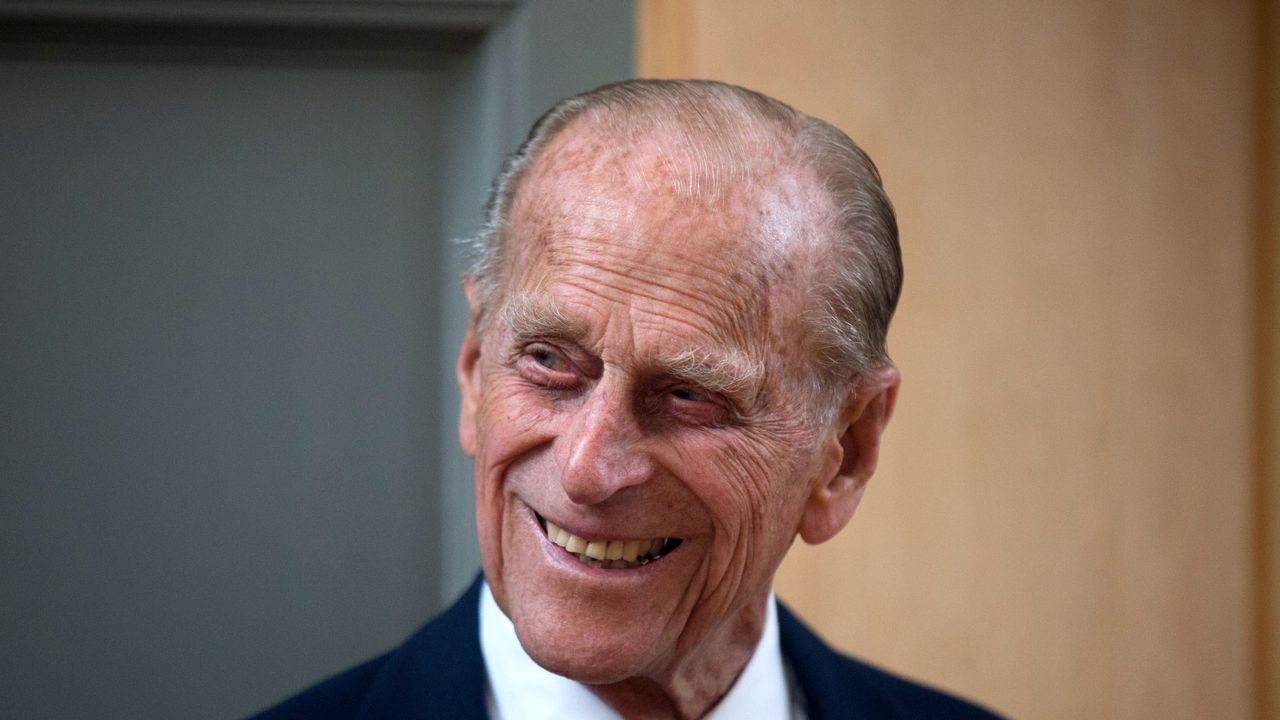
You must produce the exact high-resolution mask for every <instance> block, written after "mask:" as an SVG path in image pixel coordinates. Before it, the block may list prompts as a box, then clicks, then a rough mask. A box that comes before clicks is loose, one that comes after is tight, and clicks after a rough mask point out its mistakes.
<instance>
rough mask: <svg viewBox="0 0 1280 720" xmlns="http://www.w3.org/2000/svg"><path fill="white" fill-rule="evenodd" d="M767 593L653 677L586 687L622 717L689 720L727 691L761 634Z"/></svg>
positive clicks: (645, 719) (705, 711)
mask: <svg viewBox="0 0 1280 720" xmlns="http://www.w3.org/2000/svg"><path fill="white" fill-rule="evenodd" d="M767 599H768V598H767V597H766V598H764V599H762V600H760V601H757V602H755V603H752V605H751V606H748V607H745V608H743V609H742V610H741V611H739V612H738V613H737V614H736V615H735V616H734V617H733V618H732V619H729V620H726V622H724V623H722V624H721V625H720V626H719V627H718V628H717V629H716V630H715V631H714V635H713V636H711V637H708V638H706V639H705V640H704V641H703V642H701V643H699V647H698V650H697V651H696V652H692V653H689V654H688V655H686V656H685V657H683V658H681V659H680V661H678V662H677V663H676V665H675V667H674V668H673V669H672V670H671V671H669V672H667V673H665V674H663V675H661V676H659V677H635V678H628V679H627V680H623V681H621V682H617V683H610V684H608V685H592V686H590V687H591V690H592V692H594V693H595V694H596V695H599V696H600V698H601V699H602V700H604V701H605V702H606V703H607V704H608V705H609V706H610V707H612V708H613V709H614V710H616V711H617V712H618V713H619V714H620V715H622V716H623V717H625V718H643V719H644V720H667V719H671V718H678V719H679V720H694V719H695V718H700V717H703V716H704V715H706V714H707V713H708V712H710V711H711V709H712V708H714V707H715V706H716V703H718V702H720V699H721V698H723V697H724V696H725V694H727V693H728V692H729V689H730V688H732V687H733V684H734V683H735V682H736V681H737V679H738V676H739V675H740V674H742V670H743V668H744V667H746V665H747V662H748V661H749V660H750V659H751V656H752V654H754V653H755V650H756V646H757V645H759V643H760V636H761V634H762V633H763V632H764V620H765V603H766V602H767Z"/></svg>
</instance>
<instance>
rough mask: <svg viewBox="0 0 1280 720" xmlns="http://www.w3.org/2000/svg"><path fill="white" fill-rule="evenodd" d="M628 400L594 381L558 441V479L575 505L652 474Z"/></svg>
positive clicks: (596, 499) (597, 499) (590, 502)
mask: <svg viewBox="0 0 1280 720" xmlns="http://www.w3.org/2000/svg"><path fill="white" fill-rule="evenodd" d="M642 440H643V438H642V437H641V431H640V427H639V425H638V423H637V422H636V418H635V416H634V409H633V407H632V405H631V403H629V402H627V401H626V397H625V393H624V392H620V391H619V388H616V387H612V388H606V387H605V384H604V383H601V384H599V385H597V386H596V388H595V389H594V390H593V391H592V393H591V395H590V396H589V397H588V398H587V399H586V400H585V401H584V402H583V404H582V405H581V406H579V408H578V411H577V413H576V414H575V415H574V417H573V420H572V421H571V423H570V425H569V427H568V428H567V429H566V431H565V433H564V434H563V435H562V436H561V437H560V442H559V443H557V452H556V459H557V461H558V462H559V465H560V484H561V486H563V488H564V491H565V493H566V494H567V495H568V496H569V499H570V500H572V501H573V502H575V503H577V504H579V505H595V504H597V503H601V502H604V501H605V500H608V499H609V498H610V497H612V496H613V494H614V493H616V492H618V491H620V490H622V489H624V488H628V487H631V486H633V485H639V484H641V483H643V482H645V481H646V480H648V479H649V478H650V476H652V474H653V468H654V465H653V460H652V459H651V458H650V457H649V455H648V453H647V452H645V451H644V448H643V447H642V445H643V443H642Z"/></svg>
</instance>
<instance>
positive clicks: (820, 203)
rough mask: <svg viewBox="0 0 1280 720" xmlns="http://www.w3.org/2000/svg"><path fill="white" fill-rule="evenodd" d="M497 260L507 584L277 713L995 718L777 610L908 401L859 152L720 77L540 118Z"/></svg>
mask: <svg viewBox="0 0 1280 720" xmlns="http://www.w3.org/2000/svg"><path fill="white" fill-rule="evenodd" d="M476 244H477V248H476V250H477V253H476V254H477V260H476V262H475V264H474V266H473V268H472V271H471V272H470V274H469V276H468V277H467V279H466V281H465V289H466V293H467V298H468V300H469V301H470V305H471V321H470V325H469V329H468V331H467V335H466V338H465V339H464V340H463V343H462V349H461V352H460V354H459V357H458V364H457V374H458V382H459V384H460V386H461V390H462V413H461V419H460V422H459V432H460V436H461V442H462V446H463V448H464V449H465V450H466V452H467V453H468V454H470V455H471V456H472V457H473V458H474V459H475V495H476V524H477V528H478V531H479V539H480V551H481V557H482V559H483V565H484V578H483V582H477V583H476V585H475V586H473V588H472V589H471V590H470V591H469V592H468V593H467V594H466V595H465V596H464V597H463V598H462V600H460V601H459V603H458V604H457V605H455V606H454V608H453V609H451V610H449V611H448V612H446V613H445V615H443V616H441V617H440V618H438V619H437V620H435V621H434V622H432V623H430V624H428V625H427V626H426V627H424V628H423V629H422V630H421V631H419V633H418V634H417V635H415V636H414V637H413V638H411V639H410V640H409V641H408V642H406V643H405V645H403V646H402V647H400V648H399V649H397V650H394V651H392V652H391V653H388V654H387V655H385V656H382V657H380V658H377V659H375V660H372V661H370V662H368V663H366V664H364V665H362V666H359V667H357V668H355V669H353V670H350V671H348V672H346V673H344V674H342V675H339V676H337V677H335V678H333V679H331V680H329V681H327V682H325V683H322V684H321V685H318V686H316V687H315V688H312V689H311V690H309V691H307V692H305V693H303V694H301V695H299V696H297V697H295V698H293V699H292V700H290V701H288V702H286V703H285V704H283V705H280V706H278V707H276V708H274V709H273V710H270V711H268V712H267V713H266V714H264V716H263V717H268V718H283V717H307V718H311V717H315V718H330V717H332V718H338V717H342V718H347V717H352V718H392V717H395V718H409V717H418V718H420V717H449V718H458V717H483V716H485V715H486V714H488V715H490V716H495V717H502V718H507V719H508V720H511V719H515V718H531V717H547V718H553V717H554V718H580V717H626V718H641V717H643V718H698V717H716V718H738V717H762V718H788V717H790V718H800V717H808V718H811V719H815V718H823V717H902V718H921V717H989V714H988V713H986V712H985V711H983V710H981V709H979V708H976V707H974V706H971V705H968V704H966V703H964V702H962V701H959V700H956V699H954V698H951V697H948V696H946V695H943V694H941V693H938V692H936V691H933V690H929V689H926V688H923V687H920V686H918V685H915V684H912V683H910V682H908V681H905V680H902V679H899V678H895V677H893V676H890V675H888V674H886V673H883V672H882V671H879V670H875V669H872V668H870V667H868V666H866V665H864V664H861V663H858V662H856V661H854V660H851V659H848V658H844V657H842V656H840V655H838V654H836V653H834V652H833V651H831V650H830V649H828V648H827V647H826V646H825V645H823V644H822V642H821V641H820V640H818V639H817V638H816V637H815V636H814V635H813V634H812V633H810V632H809V631H808V630H807V629H805V628H804V627H803V626H802V625H801V624H800V623H799V622H798V621H797V620H796V619H795V618H794V617H792V616H791V615H790V614H789V613H787V611H786V610H785V608H780V607H779V606H778V605H777V603H776V602H775V600H774V599H773V596H772V594H771V589H770V588H771V584H772V581H773V576H774V572H775V570H777V568H778V565H779V563H781V562H782V558H783V556H784V555H785V554H786V553H787V550H788V548H789V547H790V546H791V544H792V542H793V541H794V540H795V538H796V536H797V535H798V536H799V537H801V538H803V539H804V540H805V541H806V542H809V543H820V542H823V541H825V540H827V539H828V538H830V537H832V536H833V535H835V534H836V533H837V532H839V531H840V529H841V528H843V527H844V525H845V524H846V523H847V522H848V521H849V519H850V517H851V516H852V515H853V512H854V509H855V508H856V507H857V506H858V501H859V499H860V498H861V497H862V492H863V490H864V488H865V486H866V483H867V480H868V479H869V478H870V477H871V474H872V472H873V471H874V470H875V466H876V458H877V454H878V449H879V443H880V435H881V433H882V432H883V431H884V428H885V424H886V423H887V422H888V421H889V417H890V414H891V413H892V410H893V404H894V396H895V394H896V391H897V388H898V371H897V370H896V369H895V368H894V367H893V366H892V365H891V364H890V363H889V359H888V356H887V354H886V352H885V334H886V331H887V329H888V325H889V319H890V317H891V315H892V314H893V309H894V306H895V304H896V302H897V298H898V292H899V288H900V286H901V276H902V270H901V260H900V255H899V249H898V242H897V226H896V222H895V220H894V215H893V210H892V208H891V206H890V204H889V201H888V199H887V198H886V197H885V194H884V191H883V189H882V187H881V184H880V179H879V176H878V174H877V172H876V170H875V167H874V166H873V165H872V163H871V161H870V160H869V159H868V158H867V156H866V155H865V154H863V152H862V151H861V150H860V149H859V148H858V147H857V146H856V145H855V144H854V143H853V142H852V141H851V140H849V138H848V137H846V136H845V135H844V134H843V133H841V132H840V131H839V130H836V129H835V128H833V127H832V126H830V125H828V124H826V123H824V122H822V121H821V120H817V119H815V118H812V117H807V116H805V115H802V114H800V113H797V112H796V111H794V110H792V109H791V108H790V107H788V106H786V105H784V104H782V103H780V102H778V101H776V100H773V99H771V98H767V97H764V96H762V95H759V94H757V93H754V92H751V91H749V90H745V89H742V88H737V87H733V86H729V85H724V84H720V83H714V82H704V81H680V82H676V81H630V82H625V83H619V84H615V85H610V86H605V87H603V88H599V89H597V90H594V91H591V92H588V93H586V94H584V95H581V96H578V97H574V98H570V99H568V100H565V101H563V102H561V103H560V104H559V105H557V106H556V107H555V108H553V109H552V110H551V111H550V112H548V113H547V114H546V115H545V116H543V118H542V119H541V120H540V121H539V122H538V123H537V124H536V125H535V127H534V128H533V131H532V132H531V134H530V136H529V139H528V141H527V142H526V143H525V144H524V146H523V147H521V149H520V150H519V151H518V152H517V153H516V154H515V155H514V156H513V157H512V158H511V160H510V162H509V163H508V165H507V167H506V169H505V170H504V172H503V173H502V174H501V176H500V177H499V178H498V180H497V182H496V183H495V186H494V190H493V195H492V197H491V199H490V204H489V209H488V222H487V224H486V227H485V230H484V231H483V232H482V233H481V235H480V237H479V239H478V241H477V243H476ZM850 602H851V603H853V602H854V601H853V600H852V599H850Z"/></svg>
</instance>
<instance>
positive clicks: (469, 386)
mask: <svg viewBox="0 0 1280 720" xmlns="http://www.w3.org/2000/svg"><path fill="white" fill-rule="evenodd" d="M462 290H463V292H464V293H466V295H467V305H468V307H470V308H471V313H470V317H469V318H468V320H467V332H466V334H465V335H464V336H463V337H462V347H461V348H460V349H459V350H458V365H457V369H456V370H457V374H458V390H460V391H461V394H462V406H461V409H460V410H459V412H458V441H459V442H460V443H461V444H462V451H463V452H465V453H466V454H468V455H471V456H472V457H474V456H475V454H476V404H477V403H478V402H479V398H480V339H479V336H478V333H477V329H476V321H477V318H478V317H479V308H478V305H477V303H476V300H477V289H476V281H475V278H473V277H471V276H467V277H466V278H465V279H464V280H463V281H462Z"/></svg>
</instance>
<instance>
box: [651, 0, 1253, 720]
mask: <svg viewBox="0 0 1280 720" xmlns="http://www.w3.org/2000/svg"><path fill="white" fill-rule="evenodd" d="M1254 15H1255V7H1254V5H1252V4H1250V3H1247V2H1244V1H1243V0H1240V1H1234V2H1232V1H1212V2H1211V1H1209V0H1204V1H1199V2H1184V3H1179V4H1176V5H1170V4H1168V3H1161V2H1143V1H1139V0H1123V1H1121V2H1108V1H1104V0H1091V1H1087V2H1084V1H1078V2H1066V3H1056V4H1051V3H1040V4H1037V5H1036V7H1035V8H1032V7H1031V6H1030V5H1027V4H1023V3H1015V2H965V3H955V4H947V3H934V2H923V1H919V0H917V1H909V2H902V1H900V0H858V1H856V2H792V3H785V4H783V3H773V2H767V1H766V0H750V1H747V2H744V1H742V0H738V1H736V2H728V1H727V0H726V1H721V2H696V3H691V4H689V5H687V6H684V7H682V8H681V9H680V10H678V11H676V10H673V8H672V6H671V5H670V4H669V3H666V2H649V3H644V4H642V11H641V14H640V19H641V25H640V53H639V55H638V57H639V58H640V61H641V63H642V65H641V71H642V72H643V73H646V74H655V75H657V74H660V75H669V76H674V75H680V76H704V77H712V78H718V79H724V80H728V81H731V82H737V83H740V84H743V85H746V86H749V87H753V88H756V89H759V90H762V91H764V92H766V93H769V94H772V95H774V96H777V97H779V98H781V99H783V100H786V101H788V102H791V103H793V104H795V105H796V106H797V107H799V108H801V109H803V110H806V111H808V112H811V113H813V114H816V115H818V116H821V117H824V118H826V119H828V120H831V121H833V122H835V123H836V124H837V125H839V126H841V127H842V128H844V129H845V130H847V131H848V132H849V133H850V134H851V135H852V136H853V137H854V138H855V139H857V140H858V141H859V142H860V143H862V144H863V145H864V147H866V148H867V150H868V151H869V152H870V153H871V155H872V156H873V157H874V158H876V160H877V162H878V163H879V164H880V167H881V169H882V170H883V172H884V176H885V178H886V183H887V185H888V188H889V192H890V195H891V196H892V197H893V198H894V201H895V203H896V204H897V206H898V210H899V217H900V222H901V226H902V234H903V239H904V249H905V257H906V266H907V285H906V290H905V295H904V298H903V302H902V306H901V309H900V312H899V316H898V318H897V321H896V325H895V328H894V330H893V333H892V336H891V338H890V349H891V352H892V353H893V355H894V357H895V359H896V360H897V362H898V363H899V365H900V367H901V368H902V371H903V376H904V387H903V391H902V395H901V397H900V402H899V407H898V415H897V417H896V418H895V420H894V423H893V424H892V425H891V427H890V429H889V433H888V437H887V439H886V447H885V453H884V459H883V464H882V467H881V470H880V472H879V474H878V475H877V477H876V479H875V480H874V481H873V482H872V485H871V488H870V492H869V493H868V496H867V499H866V500H865V501H864V505H863V507H862V509H861V511H860V512H859V515H858V516H857V517H856V518H855V519H854V522H853V524H852V526H851V527H850V528H849V529H848V530H846V531H845V532H844V533H843V534H842V535H841V536H839V537H838V538H837V539H836V540H834V541H832V542H830V543H828V544H827V545H825V546H821V547H818V548H807V547H797V549H796V550H795V551H793V553H792V556H791V557H790V558H789V559H788V561H787V564H786V565H785V566H784V568H783V571H782V572H781V573H780V576H779V580H778V589H779V593H780V595H782V596H783V597H784V598H787V599H789V600H790V601H791V602H792V603H793V604H794V605H795V606H796V607H797V608H798V610H799V611H800V614H801V615H803V616H805V617H806V618H808V619H809V620H810V621H812V622H813V623H815V624H816V625H817V626H818V627H819V628H820V629H821V630H822V632H823V633H824V634H825V635H826V636H827V637H828V638H830V639H831V640H832V641H833V642H835V643H836V644H838V645H839V646H841V647H842V648H845V649H846V650H849V651H851V652H854V653H856V654H859V655H862V656H864V657H868V658H870V659H872V660H875V661H877V662H880V663H883V664H885V665H887V666H889V667H891V668H895V669H898V670H900V671H904V672H907V673H909V674H912V675H915V676H918V677H921V678H924V679H927V680H930V681H933V682H936V683H939V684H941V685H943V686H946V687H950V688H955V689H959V690H961V691H963V692H964V693H966V694H969V695H972V696H974V697H976V698H979V699H982V700H984V701H986V702H989V703H990V704H992V705H994V706H995V707H997V708H999V709H1001V710H1003V711H1005V712H1008V713H1011V714H1013V715H1015V716H1019V717H1036V718H1081V717H1133V718H1138V717H1143V718H1146V717H1162V718H1200V717H1245V716H1248V715H1249V714H1250V713H1251V711H1252V707H1253V702H1254V694H1255V693H1254V690H1255V688H1254V678H1255V675H1254V666H1255V656H1254V650H1253V644H1252V637H1251V634H1252V627H1253V617H1252V614H1251V613H1252V610H1251V607H1252V605H1251V600H1250V597H1251V593H1252V591H1253V582H1254V579H1253V568H1254V565H1253V562H1252V560H1251V556H1252V542H1253V540H1252V525H1251V517H1252V515H1251V507H1250V499H1251V496H1252V493H1253V479H1252V478H1253V475H1252V460H1253V449H1252V446H1251V442H1250V431H1251V422H1250V421H1251V419H1252V417H1253V415H1252V413H1253V407H1254V406H1253V402H1252V396H1251V393H1252V392H1253V376H1252V374H1251V372H1252V371H1251V367H1252V358H1251V356H1250V352H1249V347H1250V341H1251V336H1252V334H1253V332H1254V328H1255V325H1254V318H1253V315H1252V312H1253V298H1252V297H1251V296H1252V292H1251V286H1252V283H1253V281H1254V275H1253V272H1252V269H1251V267H1250V262H1251V259H1252V255H1253V252H1254V229H1255V222H1254V217H1255V215H1254V202H1255V198H1256V194H1255V193H1256V175H1255V174H1254V167H1255V166H1254V158H1253V156H1252V152H1253V145H1252V140H1251V131H1252V126H1251V118H1252V117H1253V114H1252V108H1253V106H1252V102H1253V100H1252V98H1253V92H1254V86H1253V85H1252V84H1251V80H1250V78H1251V77H1252V72H1253V69H1254V65H1253V63H1254V62H1255V60H1256V56H1255V49H1256V48H1255V45H1256V43H1255V38H1256V37H1257V35H1256V34H1255V31H1254V30H1253V21H1254V20H1255V17H1254ZM668 43H670V44H671V46H672V47H673V49H672V52H671V55H669V56H668V54H667V52H666V51H665V49H664V48H665V47H666V46H667V44H668ZM670 58H676V59H677V60H679V62H672V61H670Z"/></svg>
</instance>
